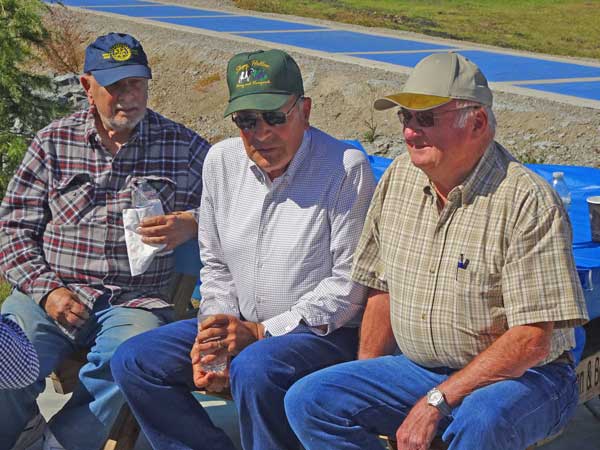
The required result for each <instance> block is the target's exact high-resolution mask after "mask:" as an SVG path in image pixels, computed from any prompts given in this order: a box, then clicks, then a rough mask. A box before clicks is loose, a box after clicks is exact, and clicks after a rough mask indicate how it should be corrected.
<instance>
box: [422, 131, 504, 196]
mask: <svg viewBox="0 0 600 450" xmlns="http://www.w3.org/2000/svg"><path fill="white" fill-rule="evenodd" d="M495 162H496V143H495V142H494V141H492V142H490V144H489V145H488V147H487V149H486V150H485V152H484V153H483V156H482V157H481V158H480V159H479V161H478V162H477V164H476V165H475V168H474V169H473V170H472V171H471V173H470V174H469V175H467V177H466V178H465V180H464V181H463V182H462V183H461V184H459V185H458V186H456V187H455V188H454V189H452V190H451V191H450V192H449V193H448V201H449V202H453V201H456V200H460V204H463V205H464V204H466V203H469V202H470V201H471V200H472V198H473V196H474V195H476V194H477V192H480V190H481V187H482V186H483V185H484V184H485V183H486V182H487V181H488V179H489V174H490V172H491V171H492V169H493V167H494V166H495ZM419 172H420V175H422V176H423V177H422V182H423V192H424V193H425V194H427V195H430V196H433V195H434V193H435V187H434V186H433V183H432V182H431V180H430V179H429V178H427V176H425V174H424V173H423V172H422V171H419Z"/></svg>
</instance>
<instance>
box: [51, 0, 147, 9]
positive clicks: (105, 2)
mask: <svg viewBox="0 0 600 450" xmlns="http://www.w3.org/2000/svg"><path fill="white" fill-rule="evenodd" d="M60 2H61V3H62V4H63V5H65V6H77V7H80V8H84V7H85V8H89V7H90V6H110V5H151V4H152V3H150V2H145V1H141V0H60ZM46 3H54V4H56V1H54V2H51V1H48V0H46Z"/></svg>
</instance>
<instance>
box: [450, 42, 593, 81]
mask: <svg viewBox="0 0 600 450" xmlns="http://www.w3.org/2000/svg"><path fill="white" fill-rule="evenodd" d="M459 53H460V54H462V55H464V56H466V57H467V58H469V59H470V60H472V61H473V62H474V63H475V64H477V65H478V66H479V67H480V69H481V70H482V71H483V73H484V74H485V75H486V77H487V78H488V80H490V81H520V80H542V79H548V78H575V77H600V67H590V66H584V65H582V64H572V63H564V62H557V61H548V60H545V59H539V58H529V57H525V56H516V55H506V54H504V53H494V52H486V51H481V50H464V51H463V50H461V51H460V52H459Z"/></svg>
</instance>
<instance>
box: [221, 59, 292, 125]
mask: <svg viewBox="0 0 600 450" xmlns="http://www.w3.org/2000/svg"><path fill="white" fill-rule="evenodd" d="M227 85H228V86H229V104H228V105H227V109H226V110H225V117H227V116H228V115H230V114H232V113H234V112H236V111H241V110H244V109H256V110H259V111H275V110H277V109H279V108H281V107H282V106H283V105H284V104H285V102H287V101H288V99H289V98H290V95H297V96H302V95H304V86H303V85H302V74H301V73H300V68H299V67H298V64H296V61H294V59H293V58H292V57H291V56H290V55H288V54H287V53H286V52H284V51H281V50H267V51H263V50H258V51H255V52H248V53H239V54H237V55H235V56H234V57H233V58H231V59H230V60H229V64H228V65H227Z"/></svg>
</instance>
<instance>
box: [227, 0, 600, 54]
mask: <svg viewBox="0 0 600 450" xmlns="http://www.w3.org/2000/svg"><path fill="white" fill-rule="evenodd" d="M234 2H235V3H236V5H237V6H238V7H240V8H245V9H252V10H257V11H265V12H277V13H282V14H294V15H298V16H305V17H316V18H321V19H329V20H334V21H338V22H346V23H354V24H359V25H366V26H377V27H385V28H391V29H396V30H407V31H414V32H417V33H423V34H427V35H430V36H438V37H444V38H452V39H459V40H467V41H473V42H477V43H482V44H489V45H496V46H500V47H507V48H513V49H520V50H529V51H533V52H542V53H548V54H554V55H567V56H580V57H586V58H596V59H600V0H593V1H575V0H564V1H557V0H496V1H494V0H480V1H465V0H453V1H433V0H425V1H409V0H295V1H290V0H234Z"/></svg>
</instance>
